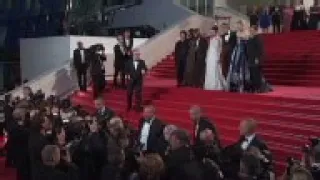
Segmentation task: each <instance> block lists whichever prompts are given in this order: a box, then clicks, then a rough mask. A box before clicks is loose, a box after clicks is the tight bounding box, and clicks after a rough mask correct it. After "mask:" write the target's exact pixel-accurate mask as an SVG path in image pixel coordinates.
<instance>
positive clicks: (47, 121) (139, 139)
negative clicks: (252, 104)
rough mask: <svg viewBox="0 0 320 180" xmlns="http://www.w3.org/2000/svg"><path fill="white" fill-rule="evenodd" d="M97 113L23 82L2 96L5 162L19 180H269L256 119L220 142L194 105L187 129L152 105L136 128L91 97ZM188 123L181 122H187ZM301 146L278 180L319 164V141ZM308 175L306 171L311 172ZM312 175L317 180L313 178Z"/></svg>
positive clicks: (268, 156) (296, 177)
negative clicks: (16, 92) (19, 93)
mask: <svg viewBox="0 0 320 180" xmlns="http://www.w3.org/2000/svg"><path fill="white" fill-rule="evenodd" d="M94 103H95V106H96V109H97V110H96V112H95V113H93V114H89V113H87V112H86V111H85V110H84V109H83V108H82V107H81V106H76V107H73V106H71V103H70V101H69V100H68V99H63V100H59V99H58V98H57V97H55V96H49V97H45V95H44V94H43V93H42V92H41V91H38V92H36V93H33V92H32V91H31V89H30V88H29V87H25V88H24V89H23V97H21V98H11V97H10V96H9V95H8V96H6V103H5V106H4V114H5V123H4V124H3V125H4V129H5V134H6V135H7V137H8V141H7V143H6V146H5V149H4V152H5V156H6V167H14V168H16V169H17V179H19V180H51V179H52V180H57V179H59V180H64V179H68V180H78V179H79V180H89V179H90V180H100V179H101V180H107V179H108V180H128V179H131V180H177V179H184V180H209V179H210V180H213V179H214V180H220V179H229V180H238V179H241V180H270V179H274V178H275V174H274V172H275V170H276V169H274V167H275V166H274V161H273V158H272V153H271V152H270V151H269V149H268V146H267V145H266V143H265V141H264V140H263V139H262V138H261V136H259V134H258V133H257V132H256V128H257V122H256V121H255V120H253V119H247V120H244V121H242V122H241V123H240V137H239V140H238V141H237V142H235V143H234V144H233V145H229V146H224V145H223V143H222V141H221V139H220V136H219V133H218V132H219V131H218V129H219V128H218V127H217V126H216V125H215V124H214V121H213V120H212V119H209V118H207V117H206V116H205V114H204V113H203V111H202V109H201V108H200V107H199V106H192V107H191V108H190V111H189V114H190V119H191V121H192V124H193V126H192V131H191V132H192V133H190V134H189V133H188V132H187V131H186V130H184V129H181V128H179V127H177V126H175V125H170V124H165V123H164V122H163V121H162V120H161V119H159V118H158V117H157V116H156V108H155V107H154V106H152V105H148V106H145V107H144V110H143V114H142V117H141V119H140V121H139V123H138V127H136V128H135V127H133V126H132V124H130V123H129V122H130V121H127V120H125V119H123V118H121V117H119V116H117V115H116V113H115V112H114V111H113V110H112V109H110V108H108V107H106V106H105V105H104V100H103V99H102V98H97V99H96V100H95V101H94ZM186 121H188V120H186ZM312 142H313V144H312V146H306V147H304V152H305V153H304V154H305V156H304V157H303V160H302V161H301V162H300V161H297V160H294V159H292V158H289V159H288V168H287V170H286V172H285V173H284V175H283V177H282V179H284V180H287V179H288V180H311V179H312V176H315V175H316V172H317V171H318V168H319V162H320V161H319V160H320V158H319V154H320V150H319V147H320V145H319V144H318V140H315V139H314V140H313V141H312ZM312 172H313V174H312ZM314 179H318V178H316V177H315V178H314Z"/></svg>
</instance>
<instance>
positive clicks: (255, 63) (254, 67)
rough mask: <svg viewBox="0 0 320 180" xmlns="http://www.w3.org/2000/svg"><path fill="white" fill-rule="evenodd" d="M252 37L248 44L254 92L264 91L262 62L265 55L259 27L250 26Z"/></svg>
mask: <svg viewBox="0 0 320 180" xmlns="http://www.w3.org/2000/svg"><path fill="white" fill-rule="evenodd" d="M250 31H251V32H250V33H251V37H250V39H249V40H248V44H247V56H248V63H249V70H250V80H251V90H252V92H262V90H263V89H262V81H263V80H262V73H261V62H262V60H263V56H264V47H263V41H262V37H261V36H260V35H259V34H258V27H257V26H251V27H250Z"/></svg>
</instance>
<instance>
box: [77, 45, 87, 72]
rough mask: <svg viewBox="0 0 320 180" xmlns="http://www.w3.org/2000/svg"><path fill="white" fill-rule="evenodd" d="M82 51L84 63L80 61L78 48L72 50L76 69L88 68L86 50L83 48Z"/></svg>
mask: <svg viewBox="0 0 320 180" xmlns="http://www.w3.org/2000/svg"><path fill="white" fill-rule="evenodd" d="M83 51H84V57H83V58H84V63H83V62H82V57H81V53H80V49H75V50H74V51H73V65H74V67H75V68H76V69H79V68H88V65H89V62H88V50H87V49H83Z"/></svg>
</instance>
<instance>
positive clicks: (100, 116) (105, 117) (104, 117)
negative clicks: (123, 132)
mask: <svg viewBox="0 0 320 180" xmlns="http://www.w3.org/2000/svg"><path fill="white" fill-rule="evenodd" d="M114 116H115V112H114V111H113V110H112V109H110V108H107V107H104V111H103V112H100V110H97V112H96V117H97V120H98V122H100V123H102V124H101V125H103V126H105V125H106V124H107V122H109V121H110V119H111V118H113V117H114Z"/></svg>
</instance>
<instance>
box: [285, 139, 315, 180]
mask: <svg viewBox="0 0 320 180" xmlns="http://www.w3.org/2000/svg"><path fill="white" fill-rule="evenodd" d="M309 141H310V143H308V144H305V145H304V146H303V147H302V153H303V156H302V158H301V160H297V159H294V158H292V157H289V158H288V160H287V169H286V171H285V172H284V174H283V176H282V180H292V179H295V178H296V177H300V178H304V179H306V180H313V179H320V140H319V138H309Z"/></svg>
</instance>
